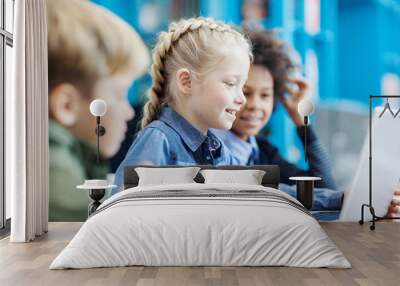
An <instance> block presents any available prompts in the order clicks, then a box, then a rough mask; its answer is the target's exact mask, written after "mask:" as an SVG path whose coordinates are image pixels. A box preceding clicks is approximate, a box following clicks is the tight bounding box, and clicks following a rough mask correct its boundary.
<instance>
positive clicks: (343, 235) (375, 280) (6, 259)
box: [0, 222, 400, 286]
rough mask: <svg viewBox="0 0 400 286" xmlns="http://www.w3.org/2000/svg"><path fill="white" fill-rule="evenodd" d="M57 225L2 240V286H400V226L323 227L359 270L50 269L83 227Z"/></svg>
mask: <svg viewBox="0 0 400 286" xmlns="http://www.w3.org/2000/svg"><path fill="white" fill-rule="evenodd" d="M80 226H81V224H79V223H51V224H50V227H49V233H48V234H47V235H45V236H44V237H42V238H40V239H38V240H35V241H34V242H32V243H26V244H24V243H22V244H16V243H13V244H11V243H9V239H8V238H5V239H3V240H1V241H0V285H2V286H6V285H13V286H14V285H15V286H16V285H56V286H61V285H68V286H75V285H140V286H147V285H167V286H178V285H227V286H233V285H246V286H247V285H249V286H250V285H255V286H261V285H346V286H350V285H382V286H390V285H396V286H398V285H400V223H392V222H380V223H379V224H377V228H376V230H375V231H370V230H369V228H368V224H367V225H363V226H360V225H358V224H356V223H335V222H331V223H322V226H323V228H324V229H325V230H326V232H327V233H328V234H329V236H330V237H331V238H332V240H333V241H334V242H335V243H336V244H337V246H338V247H339V248H340V249H341V250H342V251H343V253H344V254H345V256H346V257H347V258H348V259H349V261H350V262H351V264H352V266H353V268H352V269H348V270H343V269H305V268H289V267H121V268H101V269H86V270H48V267H49V265H50V263H51V261H52V260H53V259H54V258H55V256H56V255H57V254H58V253H59V252H60V251H61V250H62V249H63V247H65V245H66V244H67V243H68V241H69V240H70V239H71V238H72V236H73V235H74V234H75V233H76V231H77V230H78V229H79V227H80Z"/></svg>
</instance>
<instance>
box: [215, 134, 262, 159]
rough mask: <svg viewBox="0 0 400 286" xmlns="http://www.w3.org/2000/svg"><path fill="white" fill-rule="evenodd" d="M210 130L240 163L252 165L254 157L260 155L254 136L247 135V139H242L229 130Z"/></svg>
mask: <svg viewBox="0 0 400 286" xmlns="http://www.w3.org/2000/svg"><path fill="white" fill-rule="evenodd" d="M211 131H212V132H213V133H214V134H215V135H216V136H217V137H218V138H219V139H220V140H221V141H222V143H223V144H225V146H226V147H227V148H228V149H229V150H230V151H231V153H232V154H233V156H235V158H237V160H238V161H239V162H240V165H254V163H255V161H256V158H258V157H259V156H260V148H259V147H258V144H257V140H256V138H255V136H249V140H248V141H244V140H242V139H241V138H239V137H238V136H237V135H235V134H234V133H233V132H232V131H229V130H225V129H211Z"/></svg>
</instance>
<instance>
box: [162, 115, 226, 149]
mask: <svg viewBox="0 0 400 286" xmlns="http://www.w3.org/2000/svg"><path fill="white" fill-rule="evenodd" d="M158 119H159V120H161V121H163V122H165V123H166V124H168V125H169V126H170V127H171V128H173V129H174V130H175V131H176V132H177V133H178V134H179V136H180V137H181V138H182V140H183V141H184V142H185V144H186V145H187V146H188V147H189V148H190V150H192V152H195V151H196V150H197V149H198V148H199V147H200V146H201V144H203V142H204V141H206V139H207V138H209V142H208V143H209V146H210V147H211V148H212V149H218V148H219V147H220V146H221V144H220V142H219V141H218V139H217V138H216V137H215V136H214V135H213V134H212V133H211V132H210V131H208V132H207V136H206V135H204V134H203V133H201V132H200V130H198V129H196V128H195V127H194V126H193V125H192V124H190V123H189V122H188V121H187V120H186V119H185V118H184V117H182V116H181V115H180V114H178V113H177V112H175V111H174V110H173V109H172V108H170V107H163V108H162V109H161V112H160V116H159V118H158Z"/></svg>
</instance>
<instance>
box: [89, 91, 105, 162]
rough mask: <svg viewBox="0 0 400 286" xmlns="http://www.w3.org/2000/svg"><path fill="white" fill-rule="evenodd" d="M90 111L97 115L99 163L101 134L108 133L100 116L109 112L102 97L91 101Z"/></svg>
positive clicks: (98, 157)
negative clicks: (101, 123) (102, 124)
mask: <svg viewBox="0 0 400 286" xmlns="http://www.w3.org/2000/svg"><path fill="white" fill-rule="evenodd" d="M89 109H90V113H91V114H92V115H93V116H95V117H96V129H95V133H96V135H97V163H99V162H100V148H99V146H100V136H103V135H104V134H106V129H105V128H104V126H101V125H100V117H101V116H104V114H106V112H107V104H106V102H105V101H104V100H102V99H95V100H93V101H92V102H91V103H90V107H89Z"/></svg>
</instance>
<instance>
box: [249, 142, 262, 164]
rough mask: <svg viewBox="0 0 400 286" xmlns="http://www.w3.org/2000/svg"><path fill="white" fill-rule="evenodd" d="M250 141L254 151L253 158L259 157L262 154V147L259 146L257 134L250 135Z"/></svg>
mask: <svg viewBox="0 0 400 286" xmlns="http://www.w3.org/2000/svg"><path fill="white" fill-rule="evenodd" d="M249 143H250V145H251V148H252V153H253V159H255V158H259V156H260V147H258V144H257V140H256V137H255V136H250V137H249Z"/></svg>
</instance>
